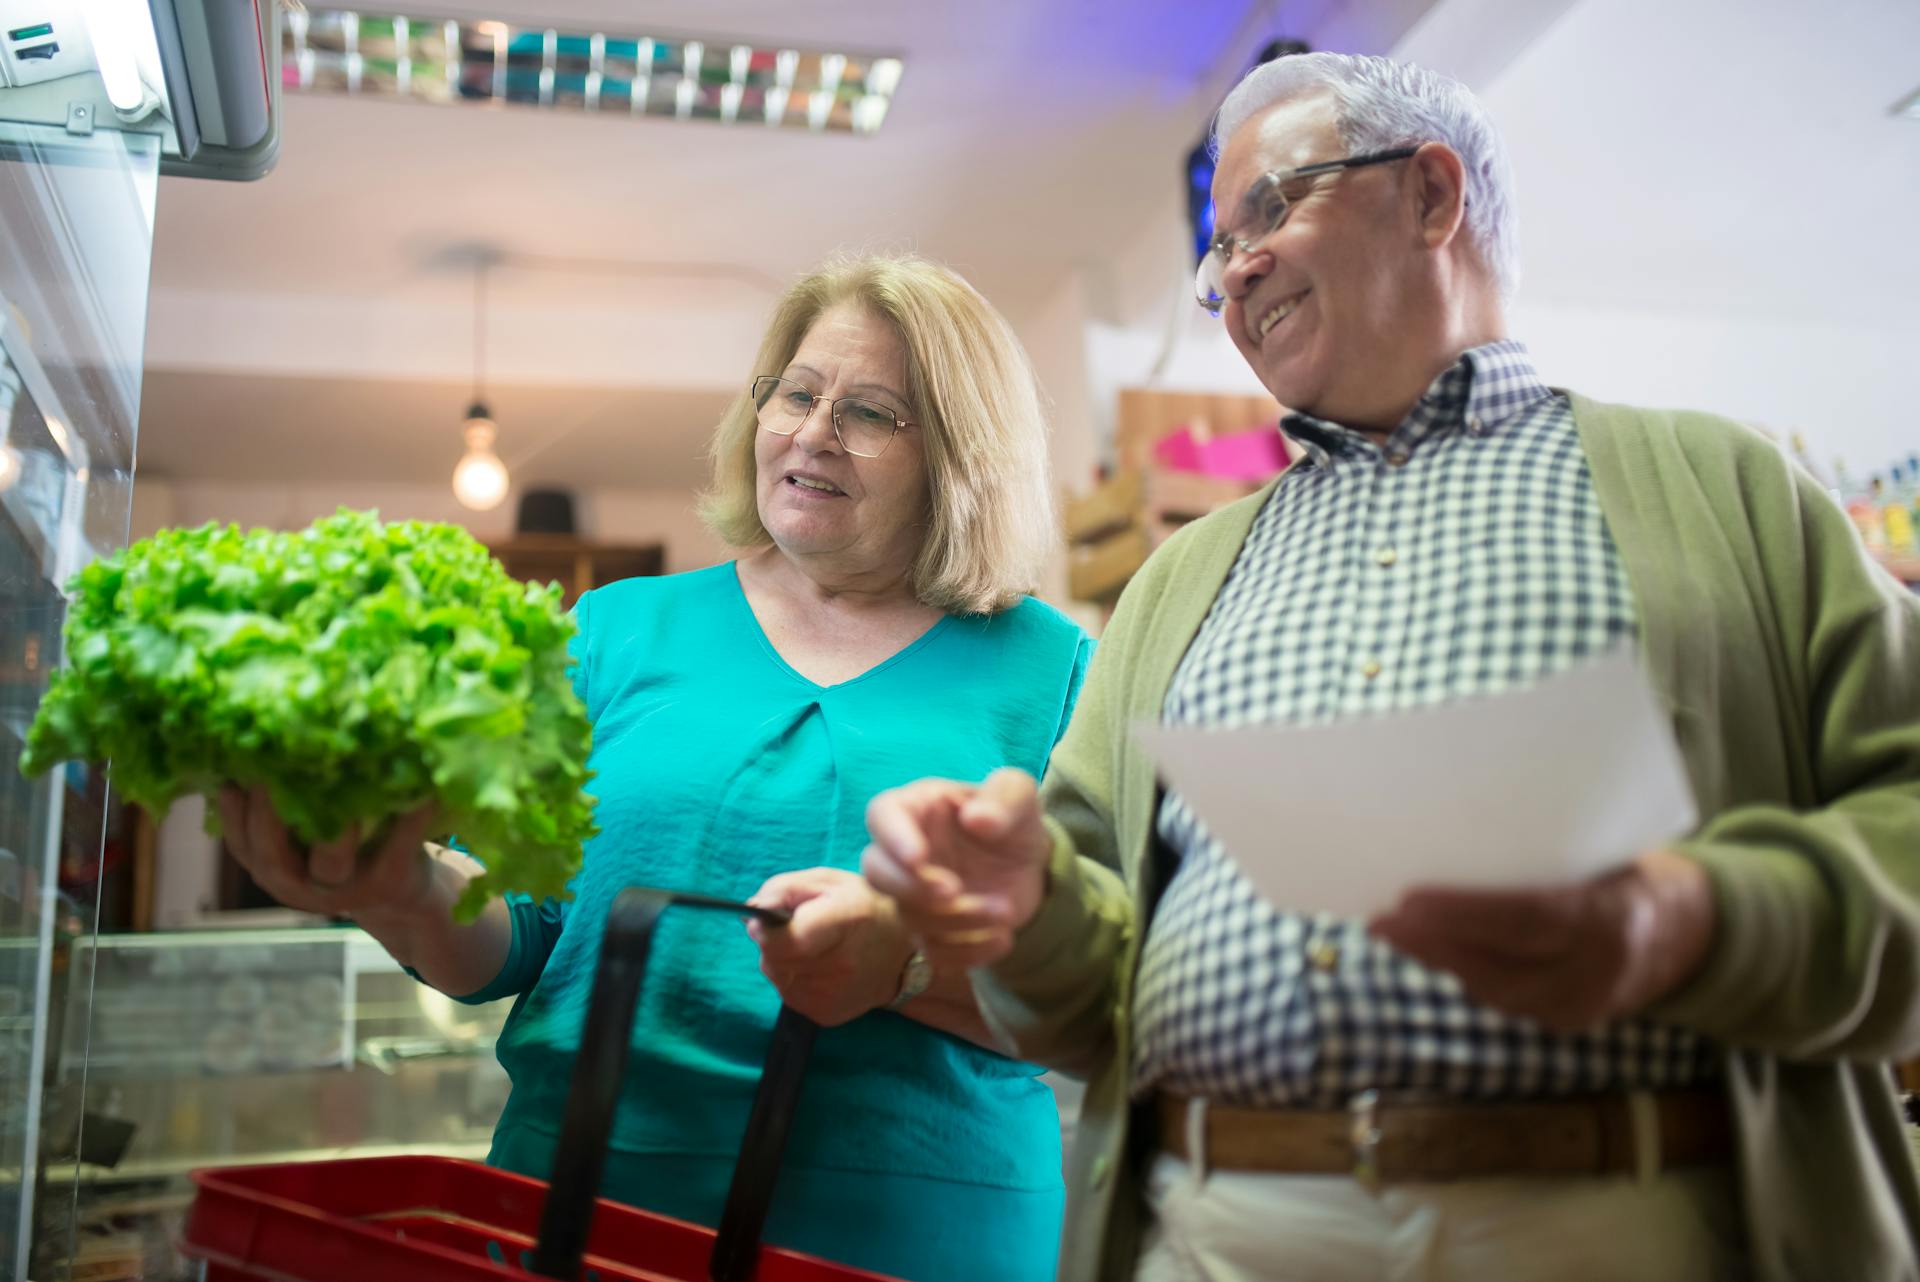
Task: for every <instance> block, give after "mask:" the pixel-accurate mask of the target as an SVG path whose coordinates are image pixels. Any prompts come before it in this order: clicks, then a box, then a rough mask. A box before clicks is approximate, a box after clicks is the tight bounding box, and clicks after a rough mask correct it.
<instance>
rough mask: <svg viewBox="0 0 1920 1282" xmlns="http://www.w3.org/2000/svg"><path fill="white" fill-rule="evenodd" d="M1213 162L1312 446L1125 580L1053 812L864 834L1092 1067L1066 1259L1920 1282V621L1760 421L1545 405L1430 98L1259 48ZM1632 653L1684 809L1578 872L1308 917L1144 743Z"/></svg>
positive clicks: (982, 964)
mask: <svg viewBox="0 0 1920 1282" xmlns="http://www.w3.org/2000/svg"><path fill="white" fill-rule="evenodd" d="M1215 139H1216V145H1217V146H1218V147H1219V167H1218V172H1217V177H1216V179H1215V187H1214V195H1215V197H1216V202H1217V207H1218V208H1219V209H1221V210H1222V211H1225V212H1224V214H1223V218H1222V226H1223V228H1224V230H1223V232H1222V233H1221V235H1220V236H1219V237H1218V238H1217V240H1216V242H1215V245H1214V248H1213V251H1212V252H1211V253H1210V254H1209V255H1208V256H1207V258H1206V260H1205V261H1204V263H1203V264H1202V266H1201V269H1200V275H1199V286H1200V296H1201V302H1202V303H1203V305H1206V306H1207V307H1208V308H1209V309H1210V310H1217V311H1218V312H1219V313H1220V314H1221V315H1222V316H1223V319H1224V321H1225V324H1226V326H1227V331H1228V333H1229V334H1230V335H1231V336H1232V338H1233V342H1234V343H1235V345H1236V346H1237V347H1238V348H1239V350H1240V351H1241V353H1242V354H1243V355H1244V356H1245V357H1246V360H1247V362H1248V363H1249V364H1250V365H1251V366H1252V367H1253V368H1254V370H1255V371H1257V372H1258V374H1259V375H1260V377H1261V380H1262V381H1263V382H1264V383H1265V384H1266V386H1267V387H1268V389H1269V390H1271V391H1272V392H1273V394H1274V395H1275V396H1276V397H1277V398H1278V399H1279V400H1280V401H1281V403H1282V404H1285V405H1288V406H1292V407H1294V413H1293V414H1292V416H1291V417H1290V418H1289V419H1288V421H1287V424H1286V427H1287V430H1288V432H1289V433H1290V434H1291V435H1293V436H1294V437H1296V438H1297V439H1298V440H1299V441H1301V442H1302V443H1303V444H1304V445H1305V447H1306V454H1305V458H1304V459H1303V460H1302V462H1301V463H1300V464H1299V465H1298V466H1296V467H1295V468H1294V469H1292V470H1291V471H1289V472H1288V473H1286V474H1285V475H1284V476H1282V477H1281V478H1280V479H1279V481H1278V482H1277V483H1276V484H1274V485H1273V486H1270V487H1269V488H1268V489H1267V490H1265V491H1263V492H1262V493H1260V494H1258V495H1256V496H1254V497H1253V498H1251V499H1249V500H1247V501H1245V502H1243V503H1240V504H1237V505H1235V506H1234V507H1231V508H1229V509H1227V510H1225V511H1223V512H1220V513H1217V514H1215V515H1214V516H1212V517H1209V518H1208V519H1206V520H1204V521H1201V522H1198V523H1196V524H1195V525H1193V526H1190V527H1188V528H1187V529H1186V530H1184V531H1182V532H1181V533H1180V534H1178V535H1177V536H1175V537H1174V538H1173V539H1172V540H1170V541H1169V542H1168V543H1167V544H1166V546H1164V547H1163V548H1161V549H1160V550H1159V552H1158V553H1156V555H1155V556H1154V558H1153V559H1152V560H1151V561H1150V562H1149V563H1148V565H1147V566H1146V568H1145V569H1144V570H1143V571H1142V572H1141V574H1140V576H1139V577H1138V578H1137V579H1136V581H1135V582H1134V583H1133V584H1132V585H1131V586H1130V587H1129V589H1128V591H1127V594H1126V595H1125V596H1124V597H1123V598H1122V600H1121V602H1120V605H1119V608H1118V610H1117V611H1116V612H1115V614H1114V617H1113V621H1112V623H1111V625H1110V627H1109V629H1108V632H1107V635H1106V637H1105V639H1104V640H1103V642H1102V645H1101V648H1100V651H1099V653H1098V655H1097V656H1096V658H1095V660H1094V662H1093V666H1092V669H1091V672H1090V674H1089V676H1088V680H1087V685H1086V689H1085V691H1084V693H1083V694H1082V695H1081V699H1080V704H1079V708H1078V710H1077V712H1076V713H1075V716H1074V719H1073V724H1072V726H1071V727H1070V729H1069V731H1068V733H1067V735H1066V737H1065V738H1064V740H1063V741H1062V743H1061V744H1060V746H1059V748H1058V749H1057V750H1056V752H1055V754H1054V756H1053V759H1052V762H1051V765H1050V767H1049V774H1048V777H1047V782H1046V787H1045V790H1044V792H1042V793H1039V794H1038V795H1036V793H1035V790H1034V785H1033V782H1032V780H1030V779H1028V778H1027V777H1025V776H1023V775H1018V774H1016V773H1012V772H1001V773H1000V774H997V775H995V776H993V777H992V778H990V779H988V780H987V781H986V782H985V783H984V784H979V785H970V784H961V783H956V782H950V781H942V780H923V781H921V782H919V783H917V784H913V785H910V786H908V787H906V788H903V789H898V790H896V791H894V792H891V793H887V794H884V795H883V796H881V797H880V798H878V799H876V801H875V802H874V804H873V805H872V807H871V809H870V811H869V824H870V827H871V829H872V836H873V845H872V846H871V847H869V849H868V851H867V855H866V858H865V865H864V866H865V870H866V873H867V876H868V877H869V879H870V880H872V881H873V882H874V884H875V885H877V886H879V887H880V888H881V889H883V890H885V891H886V892H887V893H889V894H891V895H892V896H893V897H894V898H895V899H896V900H897V901H898V902H899V904H900V906H901V910H902V912H903V914H904V915H905V918H906V920H907V922H908V923H909V925H910V927H911V929H912V930H914V931H915V932H916V933H917V934H918V936H919V937H920V938H921V939H922V940H923V941H924V944H925V947H926V950H927V952H928V953H929V954H930V955H931V956H933V957H934V958H935V959H936V960H937V961H942V962H945V963H948V964H961V965H968V966H972V967H975V968H976V969H975V970H974V971H973V974H974V982H975V988H976V991H977V993H978V995H979V996H980V998H981V1003H982V1008H983V1010H984V1011H985V1013H986V1014H987V1017H988V1019H989V1020H990V1021H991V1022H992V1023H993V1024H994V1026H995V1027H996V1029H997V1030H998V1032H999V1034H1000V1036H1001V1037H1002V1038H1004V1040H1006V1041H1007V1042H1008V1044H1009V1045H1011V1046H1013V1047H1015V1048H1017V1052H1018V1053H1019V1054H1020V1055H1021V1056H1023V1057H1026V1058H1029V1059H1034V1060H1039V1061H1042V1062H1045V1063H1049V1064H1053V1065H1056V1066H1059V1067H1061V1068H1063V1069H1066V1070H1068V1071H1072V1072H1077V1073H1081V1074H1084V1075H1086V1076H1087V1077H1088V1078H1089V1079H1090V1081H1089V1089H1088V1092H1087V1096H1086V1102H1085V1105H1084V1109H1083V1112H1082V1116H1081V1125H1080V1132H1079V1137H1078V1140H1077V1143H1076V1146H1075V1152H1074V1178H1073V1181H1072V1184H1073V1194H1072V1206H1071V1208H1070V1210H1069V1214H1068V1227H1067V1240H1066V1245H1065V1257H1064V1261H1065V1262H1064V1268H1063V1273H1062V1276H1063V1277H1064V1278H1070V1279H1093V1278H1102V1279H1117V1278H1128V1277H1134V1276H1138V1277H1142V1278H1149V1279H1174V1278H1180V1279H1252V1278H1300V1279H1314V1280H1315V1282H1326V1280H1328V1279H1348V1278H1353V1279H1360V1278H1366V1279H1484V1278H1535V1277H1546V1276H1552V1277H1554V1278H1555V1279H1556V1280H1557V1282H1567V1280H1570V1279H1575V1278H1596V1279H1597V1278H1607V1279H1615V1278H1632V1279H1637V1280H1640V1282H1646V1280H1648V1279H1688V1280H1690V1282H1694V1280H1698V1279H1705V1278H1713V1277H1722V1276H1736V1277H1737V1276H1748V1275H1752V1276H1758V1277H1761V1278H1766V1279H1787V1278H1848V1279H1908V1278H1913V1277H1915V1276H1916V1268H1917V1267H1920V1266H1916V1227H1917V1226H1920V1180H1916V1173H1915V1168H1914V1163H1913V1160H1912V1158H1911V1157H1910V1155H1909V1150H1908V1147H1907V1141H1906V1137H1905V1135H1904V1133H1903V1130H1902V1119H1901V1114H1900V1109H1899V1105H1898V1102H1897V1100H1896V1098H1895V1096H1894V1093H1893V1090H1892V1089H1891V1083H1890V1080H1889V1074H1888V1071H1887V1067H1886V1063H1887V1061H1888V1060H1889V1059H1891V1058H1894V1057H1896V1056H1899V1055H1902V1054H1907V1053H1911V1052H1912V1050H1913V1048H1914V1047H1915V1046H1916V1045H1920V1002H1916V1000H1915V997H1916V987H1920V602H1917V601H1916V599H1915V598H1913V597H1912V596H1911V595H1909V594H1907V593H1906V592H1904V591H1903V590H1902V589H1901V588H1900V587H1899V585H1898V584H1896V583H1894V582H1893V581H1892V580H1891V579H1890V578H1889V577H1888V576H1887V575H1885V574H1884V573H1882V572H1880V571H1879V570H1878V569H1876V568H1875V567H1873V566H1872V565H1870V564H1869V563H1868V562H1867V561H1866V560H1865V559H1864V558H1863V557H1862V555H1861V552H1860V549H1859V546H1858V544H1857V541H1856V539H1855V537H1854V535H1853V533H1852V532H1851V529H1850V527H1849V525H1848V522H1847V520H1846V518H1845V517H1844V516H1843V515H1842V514H1841V513H1840V512H1838V511H1837V510H1835V508H1834V506H1833V505H1832V504H1831V503H1830V502H1829V501H1828V499H1827V497H1826V496H1825V495H1824V494H1823V493H1822V492H1821V490H1820V489H1819V487H1818V486H1817V485H1815V484H1814V483H1812V482H1811V481H1810V480H1809V479H1808V478H1807V477H1806V476H1805V475H1803V474H1801V473H1799V472H1797V471H1796V470H1795V469H1793V468H1792V466H1791V465H1790V464H1788V463H1787V462H1785V461H1784V460H1783V459H1782V458H1781V456H1780V454H1779V453H1778V451H1776V450H1775V449H1773V448H1772V447H1771V446H1770V445H1768V444H1767V443H1766V442H1765V441H1763V440H1762V439H1760V438H1759V437H1757V436H1755V435H1753V434H1751V433H1749V432H1747V431H1745V430H1744V429H1742V428H1740V427H1738V426H1736V425H1735V424H1732V423H1729V422H1726V421H1724V420H1721V419H1717V418H1712V417H1709V416H1706V415H1703V414H1695V413H1680V412H1664V411H1662V412H1656V411H1647V410H1640V409H1633V408H1629V407H1625V406H1619V405H1605V404H1600V403H1597V402H1594V401H1591V400H1587V399H1585V398H1583V397H1581V396H1579V395H1576V394H1571V393H1567V392H1562V391H1558V390H1555V389H1552V388H1549V387H1548V386H1546V385H1545V384H1543V383H1542V382H1541V380H1540V378H1539V376H1538V375H1537V374H1536V372H1535V370H1534V367H1533V365H1532V363H1531V362H1530V361H1529V359H1528V357H1527V353H1526V350H1525V348H1523V347H1522V346H1521V345H1520V344H1519V343H1518V342H1516V341H1514V340H1513V339H1511V338H1509V337H1508V335H1507V330H1506V323H1505V318H1504V313H1503V306H1502V303H1503V298H1504V297H1505V296H1506V295H1507V294H1508V293H1509V292H1510V289H1511V286H1512V283H1513V280H1514V277H1515V247H1514V238H1513V226H1512V222H1513V216H1512V210H1511V203H1510V201H1511V198H1510V194H1509V185H1508V175H1507V168H1506V163H1505V159H1504V156H1503V153H1502V150H1501V147H1500V143H1499V141H1498V138H1497V136H1496V135H1495V133H1494V130H1493V128H1492V126H1491V125H1490V124H1489V122H1488V121H1487V118H1486V117H1485V115H1484V114H1483V113H1482V111H1481V109H1480V107H1479V105H1478V103H1477V102H1476V101H1475V100H1474V99H1473V97H1472V95H1471V94H1469V93H1468V92H1467V91H1466V90H1465V89H1464V88H1462V87H1461V86H1459V85H1458V84H1455V83H1453V82H1451V81H1449V80H1447V79H1445V78H1443V77H1440V76H1436V75H1432V74H1430V73H1427V72H1424V71H1422V70H1420V69H1418V68H1415V67H1411V66H1403V65H1396V64H1394V63H1391V62H1387V61H1385V60H1381V59H1375V58H1349V57H1340V56H1335V55H1327V54H1314V55H1306V56H1297V57H1291V58H1286V59H1283V60H1281V61H1278V62H1275V63H1270V64H1268V65H1266V66H1264V67H1261V68H1259V69H1257V70H1256V71H1254V72H1253V73H1252V74H1251V75H1249V76H1248V77H1247V78H1246V80H1244V81H1243V82H1242V83H1241V84H1240V86H1239V87H1238V88H1236V89H1235V90H1234V92H1233V94H1232V95H1231V96H1230V97H1229V98H1228V99H1227V101H1226V103H1225V104H1224V105H1223V106H1222V108H1221V110H1220V114H1219V118H1218V120H1217V122H1216V126H1215ZM1617 644H1633V645H1635V646H1636V647H1637V651H1638V654H1639V655H1640V658H1641V662H1642V665H1643V667H1644V669H1645V672H1646V674H1647V677H1648V678H1649V680H1650V681H1651V683H1652V684H1653V686H1654V688H1655V689H1656V690H1657V692H1658V693H1659V695H1660V696H1661V698H1662V700H1663V701H1664V703H1665V705H1666V706H1667V707H1669V708H1670V709H1671V712H1672V720H1673V728H1674V731H1675V734H1676V736H1677V739H1678V742H1679V744H1680V747H1681V751H1682V755H1683V757H1684V758H1685V761H1686V765H1687V768H1688V772H1689V774H1690V776H1691V780H1692V784H1693V788H1694V791H1695V794H1696V796H1697V798H1698V801H1699V804H1700V809H1701V813H1702V814H1703V815H1704V816H1705V819H1704V822H1703V823H1702V824H1701V826H1700V827H1699V829H1698V830H1697V831H1695V832H1694V833H1692V834H1691V835H1689V836H1688V837H1687V838H1686V839H1685V840H1682V841H1678V842H1676V843H1674V844H1673V845H1672V846H1671V848H1669V849H1660V850H1652V851H1648V852H1645V853H1644V854H1642V855H1641V856H1640V857H1639V858H1637V859H1636V860H1634V861H1633V862H1632V863H1631V864H1630V865H1628V866H1626V867H1624V868H1622V869H1620V870H1619V871H1618V872H1616V873H1614V874H1612V875H1609V876H1605V877H1602V878H1599V879H1597V880H1594V881H1590V882H1586V883H1583V884H1573V885H1564V886H1557V887H1547V888H1539V889H1520V890H1513V891H1502V892H1485V891H1466V890H1461V889H1458V888H1452V889H1450V888H1447V887H1444V886H1438V887H1428V888H1423V889H1419V890H1415V891H1412V892H1410V893H1408V894H1406V895H1405V896H1404V897H1403V898H1402V899H1401V901H1400V902H1399V903H1398V904H1397V905H1396V906H1395V907H1394V908H1393V909H1392V911H1390V912H1387V913H1385V914H1384V915H1382V916H1381V917H1379V918H1378V919H1376V920H1374V921H1371V922H1359V921H1349V920H1341V919H1337V918H1334V917H1332V916H1328V915H1314V916H1308V915H1302V914H1297V913H1291V912H1288V911H1285V909H1284V908H1277V907H1275V906H1273V905H1271V904H1269V903H1268V902H1266V901H1265V900H1263V899H1262V898H1260V897H1259V896H1258V894H1257V893H1256V891H1255V890H1254V889H1253V888H1252V886H1251V885H1250V884H1249V882H1248V881H1247V880H1246V878H1245V877H1244V876H1243V875H1242V874H1241V873H1240V872H1239V871H1238V870H1237V868H1236V867H1235V865H1234V863H1233V862H1232V860H1231V859H1230V858H1228V857H1227V855H1226V853H1225V852H1224V851H1223V850H1222V849H1221V848H1220V846H1219V844H1218V843H1217V842H1216V841H1215V840H1214V839H1213V837H1212V836H1211V835H1210V834H1209V833H1208V831H1207V829H1206V827H1205V826H1204V825H1203V824H1202V823H1201V822H1200V821H1199V819H1198V818H1197V817H1196V816H1195V815H1194V814H1193V813H1192V812H1191V811H1190V810H1189V809H1188V808H1187V806H1186V805H1185V804H1184V803H1183V801H1182V799H1181V797H1180V796H1179V795H1178V794H1176V793H1171V792H1168V791H1166V790H1165V789H1163V788H1160V787H1159V786H1157V784H1156V781H1155V778H1154V772H1153V768H1152V765H1151V763H1150V762H1149V761H1148V760H1147V759H1146V757H1145V756H1144V755H1143V754H1142V753H1141V751H1140V750H1139V749H1138V748H1137V747H1135V746H1134V744H1133V743H1132V742H1131V741H1130V738H1129V736H1128V733H1127V726H1128V724H1129V722H1130V721H1132V720H1133V719H1135V718H1139V717H1154V718H1159V719H1161V720H1162V721H1164V722H1168V723H1177V724H1186V725H1198V726H1233V725H1242V724H1247V723H1250V722H1283V723H1293V724H1305V723H1320V722H1326V721H1330V720H1334V719H1338V718H1344V717H1356V716H1374V715H1379V714H1383V713H1392V712H1395V711H1400V710H1405V709H1411V708H1417V707H1424V706H1429V705H1431V704H1433V703H1436V702H1439V701H1442V700H1450V699H1459V698H1465V697H1471V696H1476V695H1484V694H1489V693H1493V692H1497V691H1500V690H1504V689H1509V688H1512V687H1516V686H1519V685H1522V684H1525V683H1528V682H1531V681H1533V680H1535V679H1537V678H1539V677H1541V676H1544V675H1547V674H1550V673H1552V672H1554V671H1556V670H1561V669H1565V668H1567V667H1568V666H1570V665H1572V664H1574V663H1576V662H1578V661H1580V660H1581V659H1583V658H1584V657H1587V656H1590V655H1593V654H1595V653H1597V652H1600V651H1602V650H1605V649H1609V648H1611V647H1613V646H1615V645H1617ZM1566 733H1568V734H1578V733H1580V728H1579V727H1578V726H1568V727H1567V728H1566ZM1352 768H1353V769H1354V770H1357V771H1365V770H1367V769H1368V763H1367V762H1365V761H1355V762H1353V763H1352ZM1473 768H1474V763H1473V762H1470V761H1468V762H1462V761H1445V762H1441V761H1436V762H1435V763H1434V769H1435V770H1471V769H1473ZM1378 783H1379V793H1380V804H1381V805H1383V806H1391V805H1393V804H1395V801H1394V792H1395V780H1394V779H1392V778H1386V777H1383V778H1380V779H1379V781H1378ZM1284 786H1285V785H1284V783H1282V782H1278V781H1277V782H1276V787H1284ZM1297 804H1298V805H1300V806H1311V805H1313V804H1314V801H1313V798H1312V797H1300V798H1298V799H1297ZM1488 822H1489V823H1490V824H1497V823H1498V822H1499V819H1498V816H1497V815H1490V816H1488ZM1273 840H1274V841H1275V842H1276V843H1277V844H1278V845H1279V846H1280V847H1281V849H1282V851H1283V852H1284V853H1285V854H1286V856H1287V857H1289V858H1296V859H1301V860H1323V859H1338V858H1340V851H1339V850H1337V849H1331V850H1329V849H1289V848H1288V847H1287V844H1286V843H1287V835H1286V833H1285V831H1284V830H1280V831H1276V832H1275V833H1274V836H1273Z"/></svg>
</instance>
